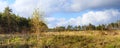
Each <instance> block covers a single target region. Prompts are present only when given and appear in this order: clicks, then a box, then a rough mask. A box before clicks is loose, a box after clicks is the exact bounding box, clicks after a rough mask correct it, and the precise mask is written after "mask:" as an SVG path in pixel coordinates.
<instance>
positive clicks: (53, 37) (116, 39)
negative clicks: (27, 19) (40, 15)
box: [0, 30, 120, 48]
mask: <svg viewBox="0 0 120 48" xmlns="http://www.w3.org/2000/svg"><path fill="white" fill-rule="evenodd" d="M0 48H120V30H113V31H97V30H96V31H63V32H43V33H40V34H39V35H36V34H34V33H33V34H0Z"/></svg>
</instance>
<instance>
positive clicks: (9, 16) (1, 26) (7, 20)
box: [0, 7, 47, 33]
mask: <svg viewBox="0 0 120 48" xmlns="http://www.w3.org/2000/svg"><path fill="white" fill-rule="evenodd" d="M30 21H31V19H30V18H24V17H20V16H18V15H15V14H14V13H12V10H11V9H10V8H9V7H6V8H5V10H4V12H3V13H0V33H27V32H30V31H31V26H32V25H31V24H30ZM40 23H41V22H40ZM41 24H42V26H45V28H47V25H46V24H45V23H43V22H42V23H41ZM43 30H44V29H43Z"/></svg>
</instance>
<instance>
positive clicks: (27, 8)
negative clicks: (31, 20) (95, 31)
mask: <svg viewBox="0 0 120 48" xmlns="http://www.w3.org/2000/svg"><path fill="white" fill-rule="evenodd" d="M119 3H120V0H0V12H2V11H3V10H4V8H5V7H6V6H9V7H10V8H11V9H12V10H13V12H14V13H15V14H18V15H20V16H23V17H26V18H27V17H30V16H31V15H32V12H33V11H34V9H35V8H39V9H40V12H41V13H42V14H44V16H45V21H46V23H47V25H48V26H49V27H50V28H53V27H56V26H66V25H74V26H75V25H87V24H89V23H92V24H94V25H99V24H107V23H111V22H115V21H117V20H120V10H119V9H120V5H119Z"/></svg>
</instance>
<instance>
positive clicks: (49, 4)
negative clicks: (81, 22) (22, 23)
mask: <svg viewBox="0 0 120 48" xmlns="http://www.w3.org/2000/svg"><path fill="white" fill-rule="evenodd" d="M119 2H120V0H15V2H14V3H13V4H11V5H10V6H11V8H12V9H13V10H14V12H16V14H19V15H21V16H24V17H28V16H31V14H32V12H33V10H34V9H35V8H40V11H43V12H45V13H46V14H49V13H55V12H80V11H83V10H86V9H98V8H117V7H119V6H120V5H119ZM5 4H6V3H5ZM3 8H4V7H3Z"/></svg>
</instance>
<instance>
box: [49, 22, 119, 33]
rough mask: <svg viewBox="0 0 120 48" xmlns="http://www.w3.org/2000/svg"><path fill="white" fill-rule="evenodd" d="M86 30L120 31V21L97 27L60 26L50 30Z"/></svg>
mask: <svg viewBox="0 0 120 48" xmlns="http://www.w3.org/2000/svg"><path fill="white" fill-rule="evenodd" d="M86 30H120V20H118V21H117V22H114V23H110V24H100V25H98V26H95V25H93V24H91V23H90V24H88V25H83V26H80V25H79V26H72V25H68V26H59V27H55V28H53V29H50V31H86Z"/></svg>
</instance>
